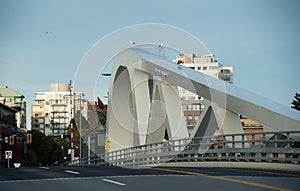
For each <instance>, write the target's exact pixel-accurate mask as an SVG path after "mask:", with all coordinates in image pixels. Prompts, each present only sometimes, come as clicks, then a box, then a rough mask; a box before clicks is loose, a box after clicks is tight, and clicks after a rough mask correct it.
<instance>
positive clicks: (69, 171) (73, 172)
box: [65, 170, 80, 174]
mask: <svg viewBox="0 0 300 191" xmlns="http://www.w3.org/2000/svg"><path fill="white" fill-rule="evenodd" d="M65 172H66V173H70V174H80V172H76V171H72V170H65Z"/></svg>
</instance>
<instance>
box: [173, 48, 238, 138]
mask: <svg viewBox="0 0 300 191" xmlns="http://www.w3.org/2000/svg"><path fill="white" fill-rule="evenodd" d="M174 62H176V63H177V64H179V65H183V66H186V67H189V68H191V69H193V70H196V71H199V72H203V73H205V74H207V75H209V76H212V77H214V78H218V79H221V80H224V81H226V82H228V83H233V67H232V66H222V65H221V64H220V63H219V62H218V61H217V60H215V58H214V55H213V54H208V55H202V56H199V57H197V56H196V55H195V54H179V55H177V56H176V59H175V60H174ZM178 91H179V94H180V99H181V100H182V106H183V111H184V116H185V118H186V125H187V128H188V132H189V135H191V133H192V131H193V129H194V127H195V125H196V124H197V123H198V121H199V116H200V114H201V111H202V110H203V109H204V107H205V100H204V99H203V98H202V97H201V96H198V95H196V94H194V93H192V92H190V91H188V90H186V89H184V88H179V89H178Z"/></svg>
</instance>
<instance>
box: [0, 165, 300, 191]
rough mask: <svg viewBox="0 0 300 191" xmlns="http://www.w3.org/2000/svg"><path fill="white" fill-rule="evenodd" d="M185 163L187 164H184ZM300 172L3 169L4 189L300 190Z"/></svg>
mask: <svg viewBox="0 0 300 191" xmlns="http://www.w3.org/2000/svg"><path fill="white" fill-rule="evenodd" d="M181 165H183V164H181ZM299 185H300V174H297V173H296V174H295V173H290V172H283V171H282V172H279V171H270V170H269V171H263V170H254V169H238V168H217V167H199V166H198V167H192V166H190V167H186V166H185V167H180V166H177V167H174V166H173V167H167V166H158V167H153V168H147V169H136V168H121V167H116V166H88V167H71V166H63V167H36V168H26V167H21V168H19V169H0V190H1V191H6V190H9V191H11V190H22V191H27V190H28V191H34V190H43V191H48V190H49V191H50V190H52V191H53V190H72V191H77V190H78V191H79V190H89V191H93V190H97V191H99V190H109V191H111V190H122V191H124V190H128V191H135V190H143V191H148V190H149V191H150V190H168V191H169V190H170V191H171V190H172V191H179V190H184V191H186V190H189V191H190V190H192V191H193V190H195V191H196V190H197V191H198V190H208V191H210V190H251V191H252V190H254V191H255V190H300V186H299Z"/></svg>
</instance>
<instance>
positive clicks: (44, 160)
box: [31, 130, 61, 165]
mask: <svg viewBox="0 0 300 191" xmlns="http://www.w3.org/2000/svg"><path fill="white" fill-rule="evenodd" d="M31 133H32V143H31V149H32V151H33V152H34V154H33V156H34V155H35V156H36V158H37V161H38V163H39V164H41V165H51V164H53V163H54V162H55V161H60V158H61V145H60V144H59V143H58V142H56V141H55V140H54V139H53V138H52V137H48V136H45V135H44V134H43V133H41V132H40V131H37V130H32V131H31Z"/></svg>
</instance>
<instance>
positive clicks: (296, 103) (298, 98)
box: [291, 93, 300, 111]
mask: <svg viewBox="0 0 300 191" xmlns="http://www.w3.org/2000/svg"><path fill="white" fill-rule="evenodd" d="M294 98H295V99H294V100H293V101H292V106H291V107H292V108H293V109H296V110H298V111H300V93H296V94H295V96H294Z"/></svg>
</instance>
